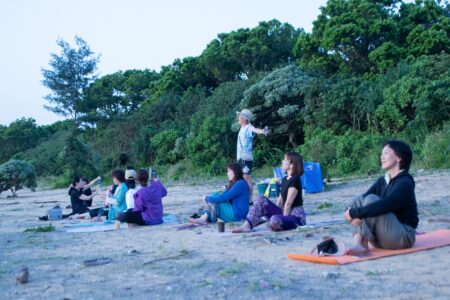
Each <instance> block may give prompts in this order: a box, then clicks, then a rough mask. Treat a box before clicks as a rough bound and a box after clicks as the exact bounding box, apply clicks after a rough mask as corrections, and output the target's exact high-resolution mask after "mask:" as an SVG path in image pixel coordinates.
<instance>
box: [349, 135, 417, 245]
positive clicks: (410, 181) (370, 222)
mask: <svg viewBox="0 0 450 300" xmlns="http://www.w3.org/2000/svg"><path fill="white" fill-rule="evenodd" d="M411 162H412V151H411V148H410V147H409V145H408V144H406V143H405V142H403V141H399V140H390V141H388V142H386V143H385V144H384V145H383V149H382V151H381V167H382V168H383V170H385V171H386V174H385V176H383V177H380V178H378V180H377V181H376V182H375V183H374V184H373V185H372V186H371V187H370V188H369V190H368V191H367V192H366V193H364V194H363V195H361V196H358V197H356V198H354V199H353V200H352V203H351V205H350V206H349V208H348V209H347V210H346V211H345V213H344V218H345V219H346V220H347V221H349V222H350V223H351V224H352V225H353V226H354V227H353V229H354V230H353V234H354V235H353V239H354V242H355V246H354V247H353V248H351V249H349V250H348V251H347V252H348V254H360V253H364V252H366V251H368V250H369V242H370V243H371V244H372V245H373V246H375V247H377V248H384V249H403V248H411V247H412V246H413V244H414V242H415V240H416V228H417V225H418V224H419V216H418V215H419V214H418V211H417V202H416V196H415V193H414V187H415V182H414V178H413V177H412V176H411V175H410V174H409V167H410V166H411Z"/></svg>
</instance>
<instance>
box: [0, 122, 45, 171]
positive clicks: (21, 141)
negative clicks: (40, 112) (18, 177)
mask: <svg viewBox="0 0 450 300" xmlns="http://www.w3.org/2000/svg"><path fill="white" fill-rule="evenodd" d="M46 133H47V132H46V130H45V129H44V128H42V127H38V126H37V125H36V120H34V119H31V118H29V119H25V118H22V119H18V120H16V121H14V122H12V123H11V124H9V126H0V144H1V145H2V148H1V152H0V163H2V162H5V161H7V160H8V159H9V158H11V157H12V156H13V155H14V154H16V153H19V152H22V151H25V150H27V149H30V148H33V147H36V145H37V144H38V143H39V142H40V141H41V140H42V139H43V138H45V137H46V135H47V134H46Z"/></svg>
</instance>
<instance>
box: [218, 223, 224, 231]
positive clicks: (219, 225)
mask: <svg viewBox="0 0 450 300" xmlns="http://www.w3.org/2000/svg"><path fill="white" fill-rule="evenodd" d="M217 230H218V231H219V232H225V222H217Z"/></svg>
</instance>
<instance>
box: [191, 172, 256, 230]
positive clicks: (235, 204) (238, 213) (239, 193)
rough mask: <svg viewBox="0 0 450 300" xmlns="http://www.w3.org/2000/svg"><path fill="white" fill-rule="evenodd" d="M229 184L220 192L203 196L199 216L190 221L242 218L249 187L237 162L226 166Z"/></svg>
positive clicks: (245, 209)
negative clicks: (202, 207)
mask: <svg viewBox="0 0 450 300" xmlns="http://www.w3.org/2000/svg"><path fill="white" fill-rule="evenodd" d="M227 176H228V179H229V181H230V182H229V184H228V186H227V189H226V191H225V192H223V193H222V194H213V195H210V196H205V197H204V199H203V200H204V201H205V208H204V210H203V211H202V214H201V216H200V217H199V218H190V219H189V221H190V222H191V223H197V224H206V223H208V222H215V221H217V218H219V219H221V220H222V221H224V222H234V221H239V220H244V219H245V217H246V216H247V213H248V209H249V202H248V199H249V196H250V189H249V187H248V184H247V182H246V181H245V180H244V176H243V172H242V167H241V166H240V165H239V164H238V163H231V164H229V165H228V166H227Z"/></svg>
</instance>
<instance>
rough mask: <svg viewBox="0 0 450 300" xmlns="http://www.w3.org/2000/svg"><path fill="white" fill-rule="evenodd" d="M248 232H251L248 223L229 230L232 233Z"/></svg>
mask: <svg viewBox="0 0 450 300" xmlns="http://www.w3.org/2000/svg"><path fill="white" fill-rule="evenodd" d="M250 231H252V229H251V228H250V224H248V222H245V223H244V224H242V226H239V227H238V228H235V229H233V230H231V232H232V233H245V232H250Z"/></svg>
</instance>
